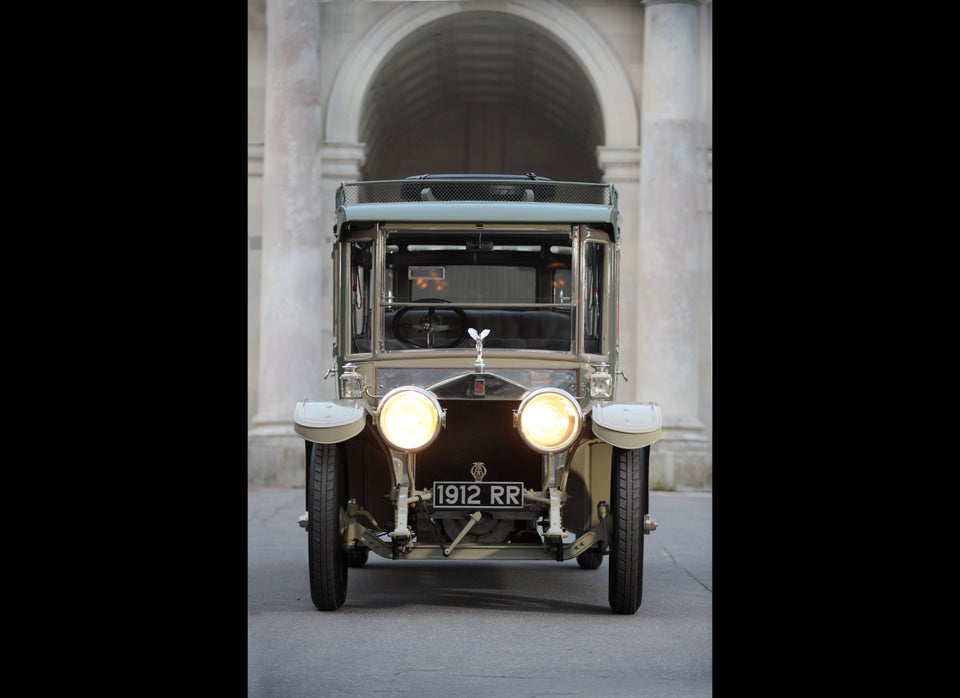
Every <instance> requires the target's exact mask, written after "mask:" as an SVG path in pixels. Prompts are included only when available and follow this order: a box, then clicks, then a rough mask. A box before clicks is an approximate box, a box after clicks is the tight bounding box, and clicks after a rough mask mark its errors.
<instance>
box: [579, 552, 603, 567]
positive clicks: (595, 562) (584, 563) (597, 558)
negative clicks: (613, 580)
mask: <svg viewBox="0 0 960 698" xmlns="http://www.w3.org/2000/svg"><path fill="white" fill-rule="evenodd" d="M577 564H578V565H580V567H582V568H583V569H585V570H595V569H597V568H598V567H599V566H600V565H602V564H603V553H601V552H600V551H599V550H597V549H596V548H589V549H588V550H584V551H583V552H582V553H580V554H579V555H577Z"/></svg>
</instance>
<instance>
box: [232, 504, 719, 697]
mask: <svg viewBox="0 0 960 698" xmlns="http://www.w3.org/2000/svg"><path fill="white" fill-rule="evenodd" d="M303 499H304V497H303V490H302V489H287V488H282V489H281V488H251V489H250V490H249V495H248V515H247V522H248V523H247V525H248V534H247V535H248V580H247V590H248V591H247V595H248V622H247V638H248V641H247V647H248V651H247V654H248V671H247V677H248V696H250V698H266V697H270V696H279V697H287V696H292V697H301V696H302V697H309V698H326V697H327V696H364V697H367V696H389V697H391V698H393V697H405V696H411V697H413V696H416V697H417V698H432V697H434V696H437V697H440V696H442V697H443V698H454V697H456V698H486V697H488V696H489V697H490V698H507V697H513V696H524V697H526V696H530V697H533V696H536V697H538V698H539V697H541V696H589V697H591V698H600V697H602V696H625V697H626V696H629V697H631V698H657V697H661V696H663V697H666V696H671V697H680V696H683V697H685V698H690V697H700V696H711V695H712V693H713V688H712V675H713V661H712V658H713V559H712V558H713V545H712V539H713V535H712V509H713V497H712V495H710V494H703V493H692V494H686V493H673V492H651V493H650V509H651V513H652V514H653V516H654V518H656V519H657V521H658V523H659V527H658V529H657V530H656V531H654V532H653V533H652V534H650V535H649V536H647V538H646V544H645V546H646V547H645V554H644V567H645V570H644V584H643V587H644V588H643V605H642V606H641V607H640V610H639V611H638V612H637V614H636V615H633V616H618V615H615V614H613V613H612V612H611V611H610V607H609V606H608V605H607V571H608V566H607V565H608V561H607V560H606V559H605V560H604V562H603V565H601V567H600V568H599V569H597V570H582V569H580V567H579V566H578V565H577V563H576V562H575V561H572V560H571V561H568V562H565V563H557V562H552V561H497V562H469V561H455V560H398V561H392V560H385V559H383V558H380V557H378V556H376V555H371V556H370V560H369V562H368V563H367V565H366V566H365V567H363V568H360V569H351V570H350V572H349V581H348V591H347V600H346V603H345V604H344V606H343V607H342V608H340V609H339V610H338V611H335V612H327V613H321V612H319V611H317V610H315V609H314V607H313V604H312V603H311V602H310V590H309V585H308V579H307V534H306V532H305V531H304V530H303V529H302V528H300V527H299V526H298V525H297V517H298V516H299V515H300V514H302V513H303V510H304V508H303Z"/></svg>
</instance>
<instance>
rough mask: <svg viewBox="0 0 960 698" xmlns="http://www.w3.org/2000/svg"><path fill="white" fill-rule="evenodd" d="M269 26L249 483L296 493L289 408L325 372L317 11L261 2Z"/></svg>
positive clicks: (293, 0) (298, 445)
mask: <svg viewBox="0 0 960 698" xmlns="http://www.w3.org/2000/svg"><path fill="white" fill-rule="evenodd" d="M266 23H267V70H266V72H267V75H266V83H267V84H266V123H265V135H264V157H263V248H262V275H261V281H260V284H261V290H260V346H259V372H258V377H259V386H258V399H259V404H258V409H257V414H256V416H255V417H254V418H253V420H252V424H253V428H252V429H251V431H250V432H249V438H248V455H247V478H248V481H249V482H256V483H260V484H283V485H297V484H300V485H302V484H303V483H304V480H303V472H304V447H303V440H302V439H301V438H300V437H298V436H297V435H296V434H295V433H294V431H293V409H294V406H295V405H296V402H297V400H301V399H303V398H307V397H314V396H317V395H319V394H320V392H321V386H322V384H323V374H324V372H325V371H326V369H327V368H328V367H329V366H330V365H332V361H331V357H330V347H329V346H325V345H323V341H322V337H323V330H324V324H323V313H322V312H321V306H322V303H323V296H324V294H323V292H322V287H323V283H324V279H323V278H322V275H321V273H320V270H321V269H322V268H323V263H324V261H325V257H326V258H327V259H326V261H327V262H328V263H329V260H328V258H329V252H330V250H329V244H328V236H327V235H325V234H324V231H323V229H322V228H323V226H322V216H321V211H322V207H321V202H320V200H319V183H320V165H321V153H320V142H321V137H322V118H321V117H322V114H321V101H320V96H321V92H320V5H319V3H317V2H304V1H303V0H267V20H266ZM327 299H328V302H329V296H327Z"/></svg>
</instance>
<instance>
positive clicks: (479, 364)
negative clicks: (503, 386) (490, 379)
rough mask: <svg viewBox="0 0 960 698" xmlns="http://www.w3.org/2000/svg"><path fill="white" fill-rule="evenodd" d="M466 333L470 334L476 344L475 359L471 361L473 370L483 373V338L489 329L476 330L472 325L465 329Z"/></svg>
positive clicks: (488, 332)
mask: <svg viewBox="0 0 960 698" xmlns="http://www.w3.org/2000/svg"><path fill="white" fill-rule="evenodd" d="M467 334H469V335H470V338H471V339H473V340H474V341H475V342H476V344H477V360H476V361H474V362H473V370H474V371H476V372H477V373H483V369H484V363H483V339H484V337H486V336H487V335H488V334H490V330H484V331H483V332H477V331H476V330H475V329H473V328H472V327H471V328H469V329H468V330H467Z"/></svg>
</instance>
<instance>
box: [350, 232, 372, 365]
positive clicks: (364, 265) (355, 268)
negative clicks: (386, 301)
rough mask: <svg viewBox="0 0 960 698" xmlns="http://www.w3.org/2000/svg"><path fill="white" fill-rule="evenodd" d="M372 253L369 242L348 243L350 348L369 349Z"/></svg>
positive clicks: (354, 349)
mask: <svg viewBox="0 0 960 698" xmlns="http://www.w3.org/2000/svg"><path fill="white" fill-rule="evenodd" d="M372 263H373V254H372V252H371V244H370V242H354V243H351V245H350V282H349V284H350V285H349V294H348V296H347V303H348V306H349V309H348V311H347V317H348V318H349V322H350V349H351V351H353V352H361V353H366V352H368V351H370V304H371V300H370V280H371V276H372V275H371V265H372Z"/></svg>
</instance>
